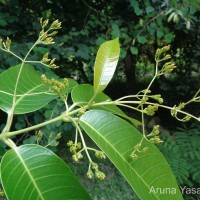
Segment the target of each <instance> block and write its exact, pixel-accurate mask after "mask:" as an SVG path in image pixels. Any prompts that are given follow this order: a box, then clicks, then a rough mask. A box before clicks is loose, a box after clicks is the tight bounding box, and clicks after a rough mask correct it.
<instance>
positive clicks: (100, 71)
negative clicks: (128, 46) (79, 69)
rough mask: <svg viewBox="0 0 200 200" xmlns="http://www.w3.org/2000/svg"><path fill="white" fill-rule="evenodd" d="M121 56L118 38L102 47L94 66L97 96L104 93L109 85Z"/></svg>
mask: <svg viewBox="0 0 200 200" xmlns="http://www.w3.org/2000/svg"><path fill="white" fill-rule="evenodd" d="M119 54H120V47H119V39H118V38H116V39H114V40H110V41H107V42H105V43H103V44H102V45H101V46H100V48H99V50H98V52H97V56H96V60H95V64H94V91H95V94H98V93H100V92H102V91H103V90H104V89H105V88H106V86H107V85H108V84H109V82H110V80H111V79H112V77H113V74H114V72H115V69H116V66H117V62H118V59H119Z"/></svg>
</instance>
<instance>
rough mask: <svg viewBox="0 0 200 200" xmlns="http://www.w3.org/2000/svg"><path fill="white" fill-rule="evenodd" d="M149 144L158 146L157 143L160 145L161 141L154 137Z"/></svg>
mask: <svg viewBox="0 0 200 200" xmlns="http://www.w3.org/2000/svg"><path fill="white" fill-rule="evenodd" d="M150 142H151V143H153V144H158V143H161V142H163V141H162V140H161V139H160V138H159V137H158V136H155V137H153V138H151V139H150Z"/></svg>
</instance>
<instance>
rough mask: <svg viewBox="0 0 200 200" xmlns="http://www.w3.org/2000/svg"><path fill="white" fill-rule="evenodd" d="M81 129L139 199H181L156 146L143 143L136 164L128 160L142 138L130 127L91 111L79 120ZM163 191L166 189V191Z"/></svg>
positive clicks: (121, 121)
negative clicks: (146, 149)
mask: <svg viewBox="0 0 200 200" xmlns="http://www.w3.org/2000/svg"><path fill="white" fill-rule="evenodd" d="M80 125H81V127H82V128H83V129H84V131H85V132H86V133H87V134H88V135H89V136H90V137H91V138H92V139H93V141H94V142H95V143H96V144H97V145H98V146H99V147H100V148H101V149H102V150H103V151H104V152H105V153H106V155H107V156H108V157H109V158H110V160H111V161H112V162H113V163H114V164H115V166H116V167H117V168H118V169H119V171H120V172H121V173H122V174H123V176H124V177H125V178H126V180H127V181H128V182H129V183H130V185H131V186H132V188H133V189H134V191H135V192H136V194H137V195H138V196H139V197H140V198H141V199H143V200H169V199H173V200H182V199H183V198H182V196H181V193H180V189H179V187H178V185H177V182H176V179H175V176H174V175H173V173H172V171H171V169H170V167H169V165H168V163H167V161H166V159H165V158H164V156H163V155H162V153H161V152H160V151H159V150H158V148H157V147H156V146H154V145H153V144H152V143H150V142H148V141H146V140H144V141H143V143H142V147H141V149H142V148H144V147H147V148H148V151H147V152H146V153H138V159H137V160H133V159H132V158H131V156H130V155H131V153H132V152H133V150H134V147H135V145H137V144H138V143H139V142H140V141H141V139H142V135H141V134H140V133H139V132H138V131H137V130H136V129H135V128H134V127H133V126H131V125H130V124H129V123H127V122H126V121H124V120H123V119H121V118H119V117H117V116H115V115H112V114H110V113H107V112H105V111H99V110H93V111H88V112H86V113H85V114H84V115H83V116H82V117H81V119H80ZM159 188H160V189H161V192H159V191H158V192H154V189H155V191H157V189H158V190H159ZM166 188H169V189H168V191H166ZM163 190H164V192H162V191H163ZM169 190H170V192H169ZM174 192H175V193H174ZM161 193H163V194H161Z"/></svg>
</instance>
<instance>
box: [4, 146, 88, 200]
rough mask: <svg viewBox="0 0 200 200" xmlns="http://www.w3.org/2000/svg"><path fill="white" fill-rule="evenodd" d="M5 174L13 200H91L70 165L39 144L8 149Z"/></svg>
mask: <svg viewBox="0 0 200 200" xmlns="http://www.w3.org/2000/svg"><path fill="white" fill-rule="evenodd" d="M1 177H2V183H3V187H4V190H5V192H6V195H7V197H8V199H9V200H17V199H18V200H28V199H29V200H36V199H38V200H55V199H59V200H67V199H70V200H72V199H74V200H75V199H76V200H77V199H83V200H89V199H90V197H89V195H88V193H87V192H86V191H85V189H84V188H83V187H82V186H81V184H80V183H79V182H78V180H77V179H76V177H75V175H74V174H73V173H72V171H71V170H70V168H69V167H68V166H67V165H66V164H65V163H64V162H63V161H62V160H61V159H60V158H59V157H57V156H56V155H55V154H54V153H53V152H51V151H50V150H48V149H46V148H44V147H41V146H39V145H23V146H21V147H18V148H16V149H14V150H10V151H8V152H7V153H6V154H5V155H4V157H3V159H2V162H1Z"/></svg>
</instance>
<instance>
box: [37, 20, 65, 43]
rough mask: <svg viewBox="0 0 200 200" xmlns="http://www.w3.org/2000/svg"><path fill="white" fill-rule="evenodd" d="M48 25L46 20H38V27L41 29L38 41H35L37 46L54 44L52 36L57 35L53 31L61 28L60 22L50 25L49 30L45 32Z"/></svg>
mask: <svg viewBox="0 0 200 200" xmlns="http://www.w3.org/2000/svg"><path fill="white" fill-rule="evenodd" d="M48 23H49V20H48V19H47V20H43V19H40V25H41V27H42V30H41V31H40V34H39V39H38V41H37V43H38V44H44V45H49V44H54V41H53V36H55V35H56V34H57V33H58V32H57V31H55V30H58V29H60V28H61V22H59V21H58V20H55V21H54V22H53V23H52V24H51V25H50V28H49V29H48V30H47V31H45V28H46V26H47V25H48Z"/></svg>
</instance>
